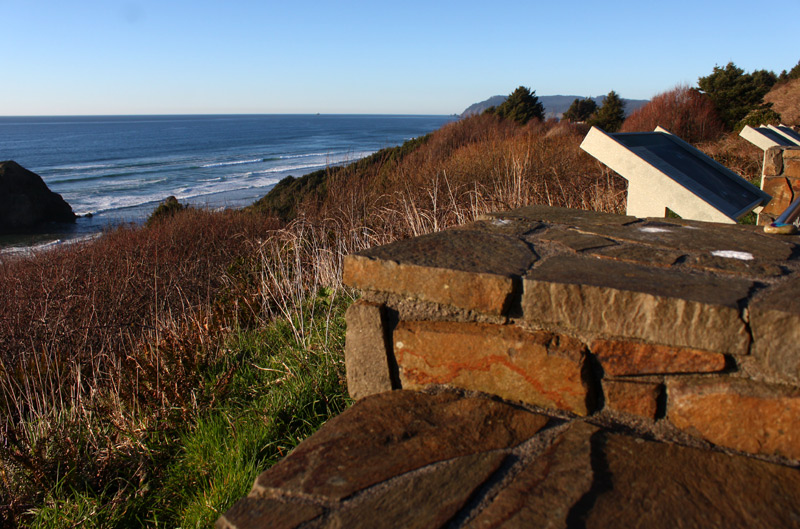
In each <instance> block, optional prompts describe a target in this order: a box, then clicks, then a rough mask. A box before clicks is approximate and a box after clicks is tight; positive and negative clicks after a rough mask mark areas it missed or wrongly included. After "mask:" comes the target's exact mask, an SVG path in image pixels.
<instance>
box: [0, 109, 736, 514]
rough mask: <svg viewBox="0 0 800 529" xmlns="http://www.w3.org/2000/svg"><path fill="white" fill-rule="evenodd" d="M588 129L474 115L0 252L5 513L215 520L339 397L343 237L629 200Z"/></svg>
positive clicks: (354, 246)
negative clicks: (264, 184) (96, 235)
mask: <svg viewBox="0 0 800 529" xmlns="http://www.w3.org/2000/svg"><path fill="white" fill-rule="evenodd" d="M585 132H586V130H585V129H584V128H580V127H577V126H571V125H562V124H556V123H541V122H538V121H533V122H531V123H529V124H527V125H526V126H518V125H516V124H514V123H510V122H508V121H503V120H501V119H499V118H497V117H496V116H492V115H483V116H477V117H473V118H469V119H466V120H462V121H459V122H456V123H452V124H450V125H447V126H445V127H443V128H442V129H441V130H439V131H437V132H435V133H433V134H431V135H429V136H427V137H425V138H424V139H419V140H415V141H414V142H412V143H411V144H408V145H406V146H404V147H399V148H395V149H387V150H385V151H381V152H380V153H377V154H376V155H374V156H372V157H370V159H369V160H365V161H360V162H358V163H355V164H351V165H349V166H345V167H341V168H332V169H329V170H327V171H325V172H322V173H317V174H316V175H315V176H313V178H311V177H309V178H300V179H296V180H287V181H286V182H285V185H284V186H283V188H281V189H279V190H278V191H276V192H274V193H272V194H271V195H270V197H268V199H266V200H264V201H261V203H260V204H258V205H256V206H254V207H253V208H250V209H248V210H247V211H234V212H223V213H212V212H207V211H198V210H194V209H186V210H182V211H176V212H175V213H174V214H173V215H170V216H165V217H164V218H162V219H160V220H157V221H154V222H152V223H150V224H149V225H148V226H147V227H144V228H121V229H117V230H114V231H111V232H109V233H106V234H105V235H103V236H102V237H101V238H100V239H99V240H97V241H94V242H91V243H86V244H80V245H76V246H72V247H66V248H62V249H56V250H52V251H48V252H43V253H40V254H37V255H34V256H32V257H27V258H15V259H13V260H11V261H9V262H5V263H2V264H0V351H2V352H1V353H0V429H1V430H0V432H1V433H2V442H0V465H1V466H0V494H2V497H1V498H0V516H1V517H2V525H3V526H8V527H13V526H16V525H30V526H35V527H67V526H73V525H77V524H79V523H80V524H84V525H86V526H96V527H101V526H102V527H127V526H131V525H142V524H146V525H150V526H154V527H177V526H181V527H189V526H207V525H209V524H210V523H211V522H212V521H213V520H214V519H216V517H217V516H218V515H219V513H220V512H221V511H224V510H225V509H226V508H228V507H229V506H230V505H231V504H232V502H233V501H235V500H236V499H237V498H239V497H241V496H243V495H244V494H246V493H247V491H248V490H249V487H250V486H251V484H252V482H253V479H254V478H255V476H256V475H257V473H258V472H260V471H262V470H263V469H265V468H267V467H268V466H269V465H271V464H272V463H274V462H275V461H276V460H278V459H279V458H280V457H281V456H282V455H284V454H285V453H286V452H287V451H288V450H289V449H291V447H293V446H294V445H295V444H296V443H298V442H299V441H300V440H302V438H304V437H305V436H307V435H309V434H310V433H311V432H313V431H314V430H315V429H316V428H318V427H319V425H320V424H322V423H323V422H324V421H325V420H326V419H327V418H329V417H330V416H332V415H335V414H336V413H339V412H340V411H342V410H343V409H344V408H345V407H346V406H347V403H348V400H347V397H346V396H345V395H346V388H345V382H344V370H343V343H344V322H343V313H344V310H345V308H346V306H347V305H348V304H349V302H350V301H351V300H352V296H353V293H349V292H347V291H346V289H343V288H342V287H341V283H340V278H341V266H342V258H343V256H344V255H346V254H347V253H350V252H353V251H358V250H361V249H363V248H367V247H369V246H372V245H375V244H383V243H387V242H390V241H392V240H395V239H398V238H404V237H410V236H415V235H419V234H421V233H426V232H430V231H436V230H441V229H445V228H447V227H450V226H453V225H456V224H460V223H464V222H467V221H470V220H472V219H474V218H475V216H476V215H479V214H481V213H484V212H486V211H490V210H502V209H509V208H515V207H519V206H525V205H528V204H551V205H558V206H569V207H575V208H584V209H596V210H603V211H609V212H621V211H623V210H624V193H625V185H624V181H623V180H622V179H621V178H620V177H618V176H617V175H615V174H613V173H611V172H610V171H608V170H607V169H606V168H604V167H603V166H602V165H601V164H600V163H598V162H596V161H595V160H594V159H593V158H591V157H590V156H589V155H587V154H585V153H584V152H583V151H581V150H580V149H579V144H580V142H581V140H582V138H583V136H584V134H585ZM731 150H732V149H729V148H721V150H720V153H723V155H725V156H727V154H724V153H727V152H729V151H731ZM733 150H737V151H738V148H737V149H733ZM720 153H717V155H720ZM270 212H271V213H270ZM275 212H277V213H279V214H283V216H284V218H283V219H279V218H277V216H275V215H274V214H275Z"/></svg>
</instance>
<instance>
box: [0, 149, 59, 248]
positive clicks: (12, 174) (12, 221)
mask: <svg viewBox="0 0 800 529" xmlns="http://www.w3.org/2000/svg"><path fill="white" fill-rule="evenodd" d="M48 222H75V213H73V211H72V207H71V206H70V205H69V204H67V202H66V201H65V200H64V199H63V198H61V195H59V194H58V193H53V192H52V191H50V189H48V187H47V184H45V183H44V180H42V177H41V176H39V175H38V174H36V173H34V172H32V171H29V170H27V169H25V168H24V167H22V166H21V165H19V164H18V163H17V162H14V161H11V160H9V161H6V162H0V233H24V232H27V231H30V230H32V229H35V228H37V227H39V226H40V225H42V224H45V223H48Z"/></svg>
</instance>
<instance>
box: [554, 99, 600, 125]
mask: <svg viewBox="0 0 800 529" xmlns="http://www.w3.org/2000/svg"><path fill="white" fill-rule="evenodd" d="M595 112H597V103H595V102H594V99H575V100H574V101H573V102H572V104H571V105H570V106H569V108H568V109H567V111H566V112H564V115H563V116H562V117H563V118H564V119H566V120H569V121H571V122H573V123H576V122H583V121H588V120H589V118H590V117H591V116H592V114H594V113H595Z"/></svg>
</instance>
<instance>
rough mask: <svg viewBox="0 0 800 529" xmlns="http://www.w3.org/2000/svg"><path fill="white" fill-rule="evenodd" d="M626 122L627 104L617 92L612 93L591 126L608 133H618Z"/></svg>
mask: <svg viewBox="0 0 800 529" xmlns="http://www.w3.org/2000/svg"><path fill="white" fill-rule="evenodd" d="M623 121H625V103H624V102H623V101H622V99H621V98H620V97H619V95H618V94H617V93H616V92H615V91H613V90H612V91H610V92H609V93H608V95H607V96H606V99H605V101H603V104H602V106H601V107H600V108H599V109H598V110H597V112H595V114H594V116H592V118H591V119H590V120H589V124H590V125H593V126H595V127H600V128H601V129H603V130H604V131H606V132H617V131H618V130H619V128H620V127H621V126H622V122H623Z"/></svg>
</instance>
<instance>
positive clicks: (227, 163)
mask: <svg viewBox="0 0 800 529" xmlns="http://www.w3.org/2000/svg"><path fill="white" fill-rule="evenodd" d="M263 161H264V159H263V158H257V159H255V160H236V161H232V162H215V163H207V164H205V165H201V166H200V167H203V168H206V167H226V166H228V165H244V164H250V163H261V162H263Z"/></svg>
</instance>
